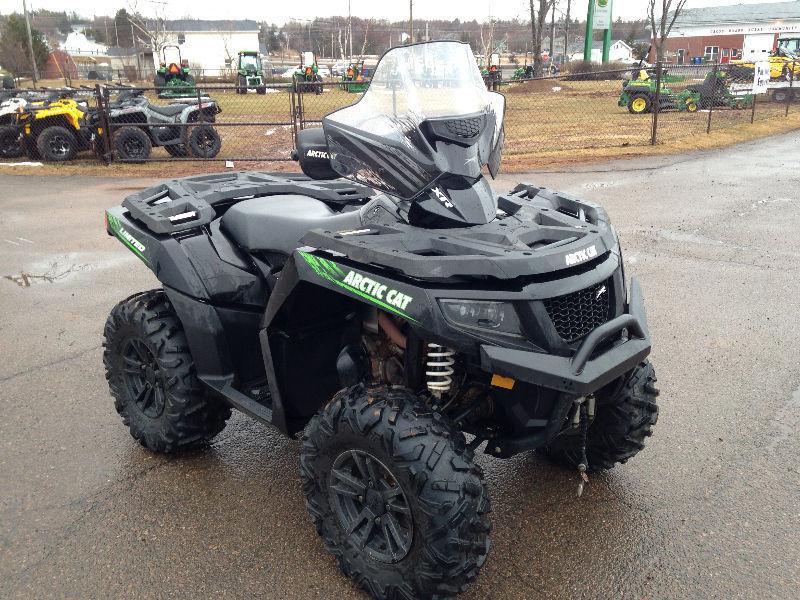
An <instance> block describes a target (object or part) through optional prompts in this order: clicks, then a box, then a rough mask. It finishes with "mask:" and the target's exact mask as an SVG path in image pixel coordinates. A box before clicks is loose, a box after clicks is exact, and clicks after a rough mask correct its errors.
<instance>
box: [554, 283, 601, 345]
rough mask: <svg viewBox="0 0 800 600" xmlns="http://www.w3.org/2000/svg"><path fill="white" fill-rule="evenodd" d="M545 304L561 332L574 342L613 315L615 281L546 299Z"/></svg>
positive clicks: (565, 338) (563, 336)
mask: <svg viewBox="0 0 800 600" xmlns="http://www.w3.org/2000/svg"><path fill="white" fill-rule="evenodd" d="M544 307H545V309H546V310H547V314H548V315H550V320H551V321H552V322H553V326H554V327H555V328H556V331H557V332H558V335H560V336H561V338H562V339H563V340H564V341H565V342H574V341H575V340H577V339H580V338H582V337H583V336H585V335H586V334H587V333H589V332H590V331H592V330H593V329H596V328H597V327H599V326H600V325H602V324H603V323H605V322H606V321H608V319H609V318H610V316H611V280H608V281H604V282H602V283H598V284H597V285H593V286H591V287H588V288H585V289H583V290H578V291H577V292H573V293H572V294H567V295H566V296H557V297H555V298H550V299H548V300H545V301H544Z"/></svg>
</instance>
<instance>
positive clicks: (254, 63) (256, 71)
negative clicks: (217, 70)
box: [236, 50, 267, 94]
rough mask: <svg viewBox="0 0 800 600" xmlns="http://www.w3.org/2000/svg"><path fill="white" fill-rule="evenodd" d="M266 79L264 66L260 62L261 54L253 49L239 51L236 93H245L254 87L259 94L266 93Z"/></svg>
mask: <svg viewBox="0 0 800 600" xmlns="http://www.w3.org/2000/svg"><path fill="white" fill-rule="evenodd" d="M266 81H267V79H266V77H264V66H263V64H262V63H261V54H259V53H258V52H257V51H255V50H242V51H240V52H239V65H238V72H237V74H236V93H237V94H246V93H247V90H252V89H255V91H256V92H257V93H259V94H266V93H267V87H266V85H265V84H266Z"/></svg>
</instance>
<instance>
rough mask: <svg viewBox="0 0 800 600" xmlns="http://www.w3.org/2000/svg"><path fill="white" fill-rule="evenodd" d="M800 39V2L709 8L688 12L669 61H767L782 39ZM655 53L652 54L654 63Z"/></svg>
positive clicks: (674, 34) (672, 40) (669, 48)
mask: <svg viewBox="0 0 800 600" xmlns="http://www.w3.org/2000/svg"><path fill="white" fill-rule="evenodd" d="M787 36H791V37H800V0H795V1H793V2H769V3H764V4H736V5H729V6H709V7H704V8H690V9H686V10H684V11H683V12H682V13H681V14H680V15H679V16H678V20H677V21H676V22H675V26H674V27H673V28H672V31H671V32H670V35H669V38H668V39H667V44H666V57H665V58H666V60H667V61H669V62H673V63H678V64H687V63H690V62H692V59H694V58H695V57H701V58H702V59H703V60H704V61H708V62H721V63H727V62H730V61H731V60H738V59H746V60H759V59H763V58H766V56H767V55H768V53H769V52H770V51H771V50H772V49H773V48H774V47H775V43H776V41H777V39H778V37H787ZM654 54H655V50H653V52H652V53H651V60H654V56H653V55H654Z"/></svg>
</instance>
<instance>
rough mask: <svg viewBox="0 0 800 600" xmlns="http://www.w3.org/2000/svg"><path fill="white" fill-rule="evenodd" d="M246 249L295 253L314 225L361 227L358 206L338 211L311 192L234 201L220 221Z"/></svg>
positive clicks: (343, 228)
mask: <svg viewBox="0 0 800 600" xmlns="http://www.w3.org/2000/svg"><path fill="white" fill-rule="evenodd" d="M220 225H221V227H222V229H224V230H225V232H226V233H228V234H229V235H230V236H231V237H232V238H233V239H234V240H236V242H237V243H238V244H239V245H240V246H242V247H243V248H245V249H246V250H250V251H254V250H266V251H273V252H281V253H283V254H291V253H292V252H293V251H294V250H295V249H296V248H297V247H298V246H299V245H300V239H301V238H302V237H303V236H304V235H305V234H306V233H308V232H309V231H311V230H312V229H324V230H327V231H346V230H350V229H358V228H360V227H361V213H360V212H359V211H358V210H354V211H349V212H342V213H337V212H335V211H333V210H332V209H331V208H330V207H329V206H328V205H327V204H325V203H324V202H321V201H319V200H315V199H314V198H309V197H308V196H301V195H299V194H284V195H280V196H266V197H263V198H253V199H252V200H243V201H242V202H239V203H237V204H234V205H233V206H232V207H230V208H229V209H228V212H226V213H225V215H224V216H223V217H222V221H221V223H220Z"/></svg>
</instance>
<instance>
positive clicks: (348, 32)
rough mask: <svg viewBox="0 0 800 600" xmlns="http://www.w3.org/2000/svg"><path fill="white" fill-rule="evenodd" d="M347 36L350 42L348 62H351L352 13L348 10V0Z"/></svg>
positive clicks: (348, 3)
mask: <svg viewBox="0 0 800 600" xmlns="http://www.w3.org/2000/svg"><path fill="white" fill-rule="evenodd" d="M347 37H348V39H349V43H350V51H349V53H350V57H349V58H348V63H352V62H353V15H352V13H351V12H350V0H347Z"/></svg>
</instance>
